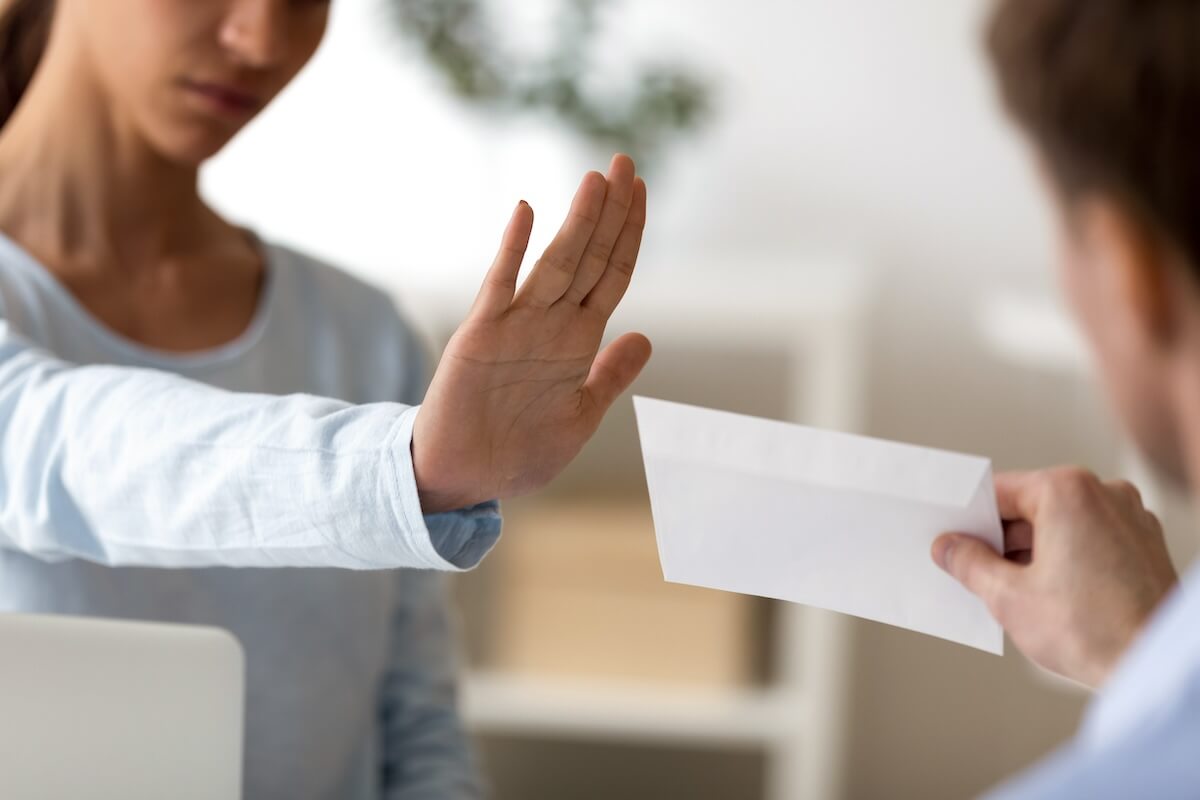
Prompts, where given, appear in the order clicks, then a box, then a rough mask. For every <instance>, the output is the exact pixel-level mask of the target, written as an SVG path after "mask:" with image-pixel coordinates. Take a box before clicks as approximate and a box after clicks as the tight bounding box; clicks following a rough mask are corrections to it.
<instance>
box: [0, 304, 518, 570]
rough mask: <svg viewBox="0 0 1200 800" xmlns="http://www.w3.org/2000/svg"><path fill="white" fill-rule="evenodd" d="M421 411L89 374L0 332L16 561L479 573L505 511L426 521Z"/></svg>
mask: <svg viewBox="0 0 1200 800" xmlns="http://www.w3.org/2000/svg"><path fill="white" fill-rule="evenodd" d="M418 410H419V407H418V406H409V405H404V404H400V403H370V404H366V405H352V404H349V403H345V402H341V401H338V400H331V399H328V398H322V397H315V396H311V395H289V396H273V395H257V394H244V393H236V392H229V391H225V390H222V389H217V388H214V387H211V386H208V385H205V384H202V383H198V382H195V381H191V380H188V379H185V378H182V377H180V376H178V375H174V374H171V373H165V372H160V371H156V370H149V369H137V368H131V367H116V366H76V365H73V364H69V363H66V362H64V361H61V360H59V359H56V358H54V357H53V356H51V355H50V354H48V353H46V352H44V351H42V350H40V349H38V348H36V347H34V346H33V345H31V344H30V343H28V342H27V341H26V340H24V339H23V338H22V337H21V336H20V335H18V334H17V333H15V332H14V331H12V330H11V329H10V327H9V326H8V325H7V324H6V323H5V321H4V319H3V317H0V547H4V548H9V549H13V550H19V551H22V552H24V553H27V554H29V555H32V556H34V557H37V558H42V559H45V560H61V559H67V558H81V559H86V560H89V561H94V562H97V563H102V564H108V565H114V566H117V565H137V566H158V567H197V566H217V565H223V566H242V567H308V566H312V567H316V566H321V567H345V568H353V569H381V568H394V567H416V568H423V569H440V570H459V569H466V568H470V567H471V566H474V565H475V563H477V562H478V561H479V559H481V558H482V557H483V555H484V554H485V553H486V552H487V551H488V550H489V549H490V548H491V546H492V545H493V544H494V543H495V542H496V539H497V537H498V536H499V529H500V521H499V511H498V509H497V508H496V505H495V504H486V505H483V506H479V507H476V508H473V509H468V510H465V511H461V512H455V513H450V514H438V515H434V516H430V517H425V516H424V515H423V514H422V512H421V507H420V501H419V499H418V494H417V487H416V483H415V479H414V475H413V467H412V454H411V440H412V429H413V423H414V421H415V419H416V415H417V413H418Z"/></svg>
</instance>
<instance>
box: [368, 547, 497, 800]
mask: <svg viewBox="0 0 1200 800" xmlns="http://www.w3.org/2000/svg"><path fill="white" fill-rule="evenodd" d="M396 586H397V597H396V604H395V612H394V615H393V617H392V632H391V651H390V652H391V657H390V661H389V663H388V666H387V670H386V672H385V673H384V677H383V683H382V688H381V696H380V704H379V707H380V717H379V725H380V736H381V738H380V755H381V764H380V768H381V789H382V791H381V792H380V797H381V798H384V800H441V798H446V797H453V798H461V800H468V798H473V797H482V796H483V792H482V790H481V788H480V777H479V771H478V765H477V764H476V761H475V758H474V754H473V752H472V749H471V744H470V741H469V740H468V738H467V734H466V731H464V729H463V725H462V719H461V718H460V717H459V714H458V702H457V700H458V697H457V691H456V685H457V680H458V663H457V659H456V657H455V655H456V654H455V647H454V641H455V637H454V626H453V624H452V620H451V611H450V604H449V602H448V600H447V598H446V596H445V595H446V591H445V589H446V587H445V579H444V576H443V575H440V574H438V573H434V572H417V571H414V570H402V571H400V572H398V573H396Z"/></svg>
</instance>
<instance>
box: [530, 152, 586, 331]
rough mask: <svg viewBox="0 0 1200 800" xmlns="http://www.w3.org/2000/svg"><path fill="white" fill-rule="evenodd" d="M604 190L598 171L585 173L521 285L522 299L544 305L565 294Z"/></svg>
mask: <svg viewBox="0 0 1200 800" xmlns="http://www.w3.org/2000/svg"><path fill="white" fill-rule="evenodd" d="M607 193H608V181H607V180H605V178H604V176H603V175H601V174H600V173H599V172H589V173H588V174H587V175H585V176H584V178H583V182H582V183H581V184H580V185H579V191H578V192H576V194H575V200H574V202H572V203H571V210H570V212H569V213H568V214H567V219H566V221H565V222H563V226H562V228H561V229H560V230H559V232H558V235H557V236H555V237H554V241H553V242H551V243H550V246H549V247H547V248H546V252H545V253H544V254H543V255H542V257H541V259H539V260H538V262H537V264H536V265H535V266H534V268H533V272H531V273H530V275H529V279H528V280H526V281H525V285H524V286H522V287H521V294H520V299H521V300H523V301H527V302H529V303H530V304H532V305H535V306H539V307H542V308H545V307H547V306H550V305H553V304H554V303H556V302H557V301H558V300H559V299H560V298H562V296H563V295H564V294H566V293H567V290H568V289H569V288H571V283H572V282H573V281H574V280H575V271H576V270H577V269H578V268H579V261H580V259H582V258H583V253H584V251H585V250H586V249H587V245H588V242H589V241H590V240H591V238H592V233H593V232H595V230H596V225H597V224H598V223H599V221H600V214H601V212H602V211H603V208H604V198H605V195H606V194H607Z"/></svg>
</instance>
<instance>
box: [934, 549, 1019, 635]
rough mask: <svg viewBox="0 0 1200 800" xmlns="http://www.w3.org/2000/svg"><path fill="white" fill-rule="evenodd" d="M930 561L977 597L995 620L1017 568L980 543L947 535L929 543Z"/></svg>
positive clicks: (1017, 572) (1017, 570) (1016, 573)
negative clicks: (931, 555)
mask: <svg viewBox="0 0 1200 800" xmlns="http://www.w3.org/2000/svg"><path fill="white" fill-rule="evenodd" d="M933 560H934V561H935V562H937V565H938V566H939V567H941V568H942V569H944V570H945V571H946V572H948V573H950V575H951V576H953V577H954V578H955V579H956V580H957V581H958V582H959V583H961V584H962V585H963V586H965V587H967V589H968V590H969V591H970V592H971V593H973V594H975V595H978V596H979V597H980V598H981V599H982V600H983V602H985V603H987V605H988V608H990V609H991V610H992V614H993V616H997V614H996V612H997V607H998V605H999V600H1000V598H1001V597H1003V596H1004V595H1005V594H1007V592H1008V590H1009V587H1010V586H1011V585H1012V582H1013V580H1014V579H1015V578H1016V577H1017V575H1019V574H1020V568H1019V567H1017V566H1016V565H1015V564H1012V563H1010V562H1008V561H1006V560H1005V559H1004V557H1003V556H1001V555H1000V554H999V553H997V552H996V551H995V550H993V549H992V547H991V545H989V544H988V543H987V542H985V541H983V540H982V539H978V538H976V537H974V536H969V535H967V534H965V533H948V534H946V535H944V536H939V537H938V538H937V539H936V540H934V543H933Z"/></svg>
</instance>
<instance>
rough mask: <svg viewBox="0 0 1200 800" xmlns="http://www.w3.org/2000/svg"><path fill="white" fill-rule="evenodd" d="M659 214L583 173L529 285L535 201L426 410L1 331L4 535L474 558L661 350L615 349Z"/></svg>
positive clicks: (37, 548)
mask: <svg viewBox="0 0 1200 800" xmlns="http://www.w3.org/2000/svg"><path fill="white" fill-rule="evenodd" d="M645 220H646V187H645V184H644V183H643V182H642V181H641V179H639V178H636V177H635V173H634V166H633V162H632V161H630V160H629V159H628V158H626V157H618V158H616V159H614V161H613V167H612V169H611V171H610V173H609V176H608V177H607V179H606V178H605V176H603V175H599V174H597V173H590V174H589V175H588V176H587V177H585V179H584V181H583V184H582V185H581V186H580V189H579V192H578V194H577V195H576V197H575V201H574V203H573V205H572V208H571V213H570V214H569V215H568V218H567V221H566V222H565V223H564V225H563V227H562V229H561V230H560V231H559V233H558V235H557V236H556V237H555V239H554V241H553V242H552V243H551V244H550V247H549V248H548V249H547V250H546V252H545V254H544V255H543V257H542V258H541V259H540V260H539V261H538V262H537V264H536V265H535V266H534V268H533V270H532V271H531V273H530V276H529V278H528V279H527V280H526V281H525V282H524V284H523V285H522V286H521V289H520V291H519V292H518V291H517V276H518V272H519V270H520V268H521V265H522V262H523V261H524V256H525V248H526V246H527V244H528V241H529V234H530V230H531V228H532V225H533V212H532V210H531V209H530V208H529V206H527V205H525V204H523V203H522V204H521V205H520V206H519V207H518V209H517V211H516V213H515V214H514V215H513V219H512V222H511V223H510V225H509V228H508V230H507V231H506V233H505V236H504V240H503V242H502V245H501V251H500V254H499V255H498V256H497V258H496V261H495V263H494V265H493V267H492V269H491V271H490V272H489V273H488V276H487V278H486V279H485V281H484V286H483V288H482V289H481V290H480V293H479V296H478V299H477V301H476V304H475V306H474V307H473V308H472V310H471V313H470V315H469V316H468V318H467V320H466V321H465V322H464V323H463V324H462V326H460V328H459V329H458V331H457V332H456V334H455V336H454V338H453V339H452V340H451V342H450V344H449V346H448V347H447V349H446V353H445V356H444V357H443V360H442V363H441V364H440V365H439V367H438V370H437V372H436V374H435V376H434V379H433V383H432V384H431V386H430V390H429V395H428V397H427V398H426V401H425V402H424V403H423V404H422V405H421V406H420V408H419V410H420V413H419V414H418V408H417V407H408V406H403V405H397V404H390V403H381V404H371V405H363V406H352V405H349V404H347V403H343V402H338V401H334V400H326V399H321V398H317V397H311V396H307V395H293V396H289V397H272V396H264V395H248V394H235V393H230V392H225V391H221V390H219V389H214V388H211V387H208V386H205V385H203V384H199V383H195V382H192V381H188V380H185V379H183V378H180V377H177V376H174V375H169V374H164V373H160V372H156V371H152V370H139V369H131V368H128V367H111V366H86V367H80V366H73V365H70V364H66V363H63V362H61V361H58V360H55V359H54V358H53V357H51V356H50V355H49V354H47V353H44V352H42V351H40V350H38V349H36V348H34V347H32V346H31V345H30V344H29V343H28V342H26V341H24V340H23V339H21V337H20V336H19V335H18V334H17V333H16V332H15V331H13V330H10V329H9V327H8V326H6V325H5V326H3V327H0V546H4V547H10V548H17V549H20V550H23V551H25V552H27V553H30V554H32V555H36V556H39V557H42V558H47V559H54V558H70V557H77V558H85V559H89V560H92V561H98V562H101V563H105V564H114V565H115V564H137V565H145V566H201V565H221V564H225V565H240V566H340V567H357V568H373V567H399V566H408V567H416V568H434V569H455V568H465V567H470V566H472V565H473V564H474V563H475V562H476V561H478V559H479V558H481V557H482V555H483V552H485V551H486V550H487V549H488V548H489V547H490V546H491V544H492V543H494V541H495V539H496V537H497V536H498V535H499V519H498V513H497V511H496V509H495V505H494V503H493V502H492V499H493V498H506V497H512V496H515V495H518V494H523V493H527V492H530V491H533V490H535V489H538V488H540V487H541V486H543V485H545V484H546V483H548V482H549V481H550V480H551V479H552V478H553V477H554V476H555V475H557V474H558V472H559V471H560V470H561V469H562V468H563V467H564V466H566V464H567V463H568V462H569V461H570V460H571V459H573V458H574V457H575V455H576V454H577V453H578V452H579V450H580V449H581V448H582V447H583V445H584V443H585V442H586V441H587V440H588V439H589V438H590V437H591V436H592V434H593V433H595V431H596V428H597V427H598V426H599V424H600V420H601V418H602V417H603V416H604V413H605V412H606V411H607V410H608V408H609V407H610V406H611V405H612V403H613V402H614V401H615V400H616V398H617V397H618V396H619V395H620V394H621V393H622V392H624V391H625V389H627V388H628V387H629V385H630V384H631V383H632V382H633V380H634V379H635V378H636V377H637V375H638V373H639V372H640V371H641V369H642V367H643V366H644V365H645V363H646V361H647V360H648V359H649V357H650V345H649V342H647V341H646V340H645V338H644V337H641V336H638V335H629V336H625V337H622V338H621V339H618V340H617V341H616V342H614V343H613V344H611V345H609V346H608V347H607V348H605V349H604V350H603V351H601V350H600V345H601V340H602V338H603V336H604V331H605V327H606V325H607V323H608V320H609V317H610V316H611V315H612V313H613V311H614V310H615V309H616V307H617V305H618V304H619V303H620V301H621V298H622V297H623V296H624V294H625V290H626V288H627V287H628V286H629V280H630V277H631V275H632V273H633V268H634V265H635V263H636V261H637V255H638V251H639V248H640V245H641V238H642V230H643V228H644V225H645ZM3 322H4V320H3V314H2V310H0V325H2V324H3ZM463 508H466V509H469V510H468V511H466V512H461V511H454V510H455V509H463ZM423 511H425V512H443V513H438V514H436V515H434V516H423V515H422V512H423ZM445 512H448V513H445Z"/></svg>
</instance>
